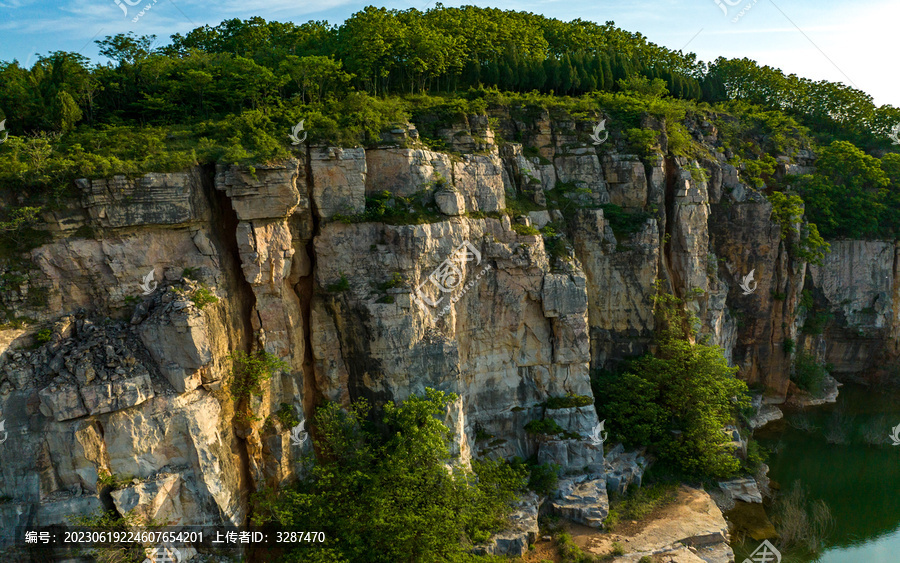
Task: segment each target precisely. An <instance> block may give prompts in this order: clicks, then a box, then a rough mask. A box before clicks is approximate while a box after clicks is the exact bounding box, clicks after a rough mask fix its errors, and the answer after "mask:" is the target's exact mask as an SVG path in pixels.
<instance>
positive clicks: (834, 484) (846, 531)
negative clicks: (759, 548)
mask: <svg viewBox="0 0 900 563" xmlns="http://www.w3.org/2000/svg"><path fill="white" fill-rule="evenodd" d="M785 415H786V417H785V420H782V421H778V422H775V423H772V424H770V425H769V426H767V427H766V428H765V429H763V430H760V431H759V432H757V433H756V438H757V439H758V440H759V441H760V443H762V444H763V445H764V446H766V447H767V448H769V449H770V450H774V451H775V452H776V453H774V454H773V455H772V456H770V458H769V466H770V468H771V470H770V471H769V476H770V477H771V478H772V479H773V480H774V481H776V482H778V483H779V484H780V485H781V486H782V488H783V490H785V491H786V490H787V489H788V488H789V487H790V486H791V484H792V483H793V482H795V481H800V483H801V484H802V485H803V486H804V487H805V488H806V490H807V491H808V492H809V497H810V498H812V499H822V500H824V501H825V502H826V503H827V504H828V506H829V508H831V513H832V515H833V516H834V529H833V530H832V531H831V533H830V534H829V535H828V537H827V540H826V545H827V548H826V549H825V551H824V552H823V554H822V555H820V557H819V558H818V559H809V558H805V559H800V560H801V561H818V562H820V563H851V562H853V563H863V562H865V563H881V562H884V563H896V562H900V446H896V447H895V446H891V440H890V437H889V436H890V433H891V427H893V426H896V425H897V424H900V393H898V392H891V393H884V394H876V393H875V391H873V390H872V389H867V388H863V387H860V386H854V385H845V386H844V387H842V388H841V395H840V397H839V398H838V402H837V404H835V405H827V406H822V407H813V408H808V409H806V410H805V411H801V412H786V413H785ZM873 444H875V445H873ZM749 543H755V542H752V540H750V542H749ZM735 547H736V549H735V555H736V561H738V562H740V561H743V557H746V555H747V553H749V552H746V553H745V552H744V550H743V549H740V546H735ZM752 547H753V546H750V548H751V549H752ZM787 560H788V558H785V563H786V562H787Z"/></svg>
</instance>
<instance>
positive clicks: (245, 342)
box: [201, 165, 256, 514]
mask: <svg viewBox="0 0 900 563" xmlns="http://www.w3.org/2000/svg"><path fill="white" fill-rule="evenodd" d="M201 181H202V185H203V191H204V193H205V194H207V198H208V201H209V206H210V211H211V221H210V230H211V232H212V234H213V236H212V237H211V238H212V240H213V241H214V242H213V244H215V245H216V246H217V248H216V250H217V253H218V256H219V259H220V260H221V264H220V268H221V270H222V271H223V272H225V273H226V276H225V283H226V284H227V286H226V287H225V288H223V289H224V292H225V295H226V297H228V298H227V299H224V301H225V303H228V304H233V305H232V310H228V311H226V318H227V319H228V320H229V321H230V324H231V326H232V327H233V328H235V329H237V332H236V334H235V336H236V340H237V341H232V342H229V349H231V350H237V349H241V350H244V351H245V352H247V353H250V352H251V350H252V348H253V322H252V316H253V315H254V314H256V313H255V309H256V295H255V294H254V293H253V288H252V287H251V285H250V283H249V282H248V281H247V279H246V278H245V277H244V272H243V269H242V268H241V256H240V250H239V247H238V241H237V228H238V224H239V222H240V221H239V219H238V216H237V213H236V212H235V211H234V208H233V207H232V205H231V199H230V198H229V197H228V195H227V194H226V193H225V192H224V191H223V190H217V189H216V187H215V165H206V166H204V167H203V174H202V176H201ZM234 309H237V310H234ZM235 438H236V440H235V443H236V444H237V446H238V448H237V453H238V456H239V457H240V461H241V464H240V465H241V481H242V482H244V483H246V484H247V486H244V487H241V489H242V491H249V489H250V487H249V484H250V483H253V477H252V474H251V471H250V453H249V451H248V449H247V443H246V439H244V438H243V436H242V435H241V433H240V432H238V431H235ZM246 494H247V493H246V492H245V493H244V495H246ZM242 501H243V502H246V498H244V499H242ZM248 514H249V512H248Z"/></svg>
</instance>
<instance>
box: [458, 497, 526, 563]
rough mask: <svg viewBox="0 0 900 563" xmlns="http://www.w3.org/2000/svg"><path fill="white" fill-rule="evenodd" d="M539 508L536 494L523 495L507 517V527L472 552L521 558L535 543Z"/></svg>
mask: <svg viewBox="0 0 900 563" xmlns="http://www.w3.org/2000/svg"><path fill="white" fill-rule="evenodd" d="M540 506H541V503H540V499H539V498H538V496H537V495H536V494H534V493H527V494H526V495H524V496H523V497H522V498H521V499H520V500H519V501H517V502H516V508H515V509H514V510H513V512H512V514H510V516H509V520H508V521H509V525H508V527H507V528H506V529H504V530H503V531H502V532H500V533H498V534H495V535H494V536H492V537H491V539H490V541H489V542H488V543H487V544H486V545H481V546H477V547H476V548H475V549H474V550H473V552H474V553H476V554H480V555H510V556H513V557H521V556H523V555H525V554H526V553H528V546H529V545H531V544H533V543H534V542H535V540H536V539H537V535H538V532H539V527H538V512H539V510H540Z"/></svg>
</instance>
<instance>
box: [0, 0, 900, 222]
mask: <svg viewBox="0 0 900 563" xmlns="http://www.w3.org/2000/svg"><path fill="white" fill-rule="evenodd" d="M96 43H97V44H98V46H99V48H100V54H101V55H102V56H103V57H105V58H106V59H108V61H109V62H107V63H106V64H98V63H93V62H91V61H90V60H89V59H88V58H86V57H84V56H83V55H80V54H78V53H72V52H64V51H54V52H50V53H47V54H46V55H42V56H38V59H37V62H36V63H34V65H32V66H31V68H26V67H23V66H21V65H20V64H19V62H18V61H0V120H3V119H5V120H6V130H7V131H8V132H9V137H8V139H7V141H6V142H5V143H3V144H2V145H0V188H6V189H13V188H15V189H17V190H19V191H21V190H22V188H23V187H24V188H26V190H25V191H27V192H28V193H29V194H30V196H29V197H30V199H29V201H26V202H23V203H24V204H25V205H30V206H33V207H41V206H46V205H48V204H49V205H59V202H60V201H61V200H62V198H64V197H65V194H66V192H67V190H71V189H72V180H73V179H75V178H81V177H87V178H98V177H108V176H111V175H115V174H126V175H130V176H136V175H139V174H142V173H146V172H163V171H176V170H180V169H184V168H185V167H187V166H190V165H192V164H194V163H217V162H225V163H244V164H249V165H252V164H254V163H260V162H268V161H272V160H275V159H280V158H286V157H289V156H290V155H291V145H290V144H289V140H288V137H287V134H286V133H287V132H288V131H289V130H290V128H291V127H293V126H294V125H295V124H296V123H298V122H299V121H301V120H303V121H304V123H305V127H306V129H305V130H306V131H307V132H308V133H309V135H308V140H307V142H308V143H311V144H332V145H339V146H357V145H360V144H362V145H365V146H374V145H377V144H379V143H380V142H382V133H383V132H385V131H387V130H390V129H391V128H393V127H396V126H397V124H402V123H405V122H407V121H412V122H413V123H415V124H416V126H417V127H419V128H420V130H421V132H422V138H421V142H422V143H423V144H424V145H425V146H427V147H429V148H432V149H434V150H446V149H447V146H446V144H445V143H444V142H442V140H441V139H439V138H438V136H437V135H434V134H432V133H433V132H434V131H433V130H434V129H436V127H437V125H440V124H442V123H443V124H449V123H452V122H453V120H454V119H458V117H459V116H462V118H463V119H465V116H467V115H489V116H490V115H491V112H492V111H493V110H496V109H497V108H498V107H502V108H504V109H505V110H508V111H509V112H510V114H514V115H512V117H516V115H515V112H519V114H521V115H524V116H526V117H527V116H529V115H530V116H533V115H537V113H535V112H541V111H547V110H553V109H554V108H556V109H558V110H563V111H564V112H567V118H574V119H576V120H584V121H587V120H593V119H595V118H597V116H599V115H600V114H601V112H604V114H605V115H608V116H612V119H611V123H612V124H613V125H612V129H616V128H618V129H617V130H616V131H615V132H616V134H617V137H618V138H621V139H624V145H623V146H624V147H625V148H626V149H627V150H630V151H631V152H633V153H634V154H637V155H639V156H648V155H650V154H652V153H653V152H654V151H658V150H660V149H659V147H660V145H659V144H658V142H657V132H656V131H654V130H650V129H647V128H646V123H644V118H645V117H648V116H649V117H650V118H651V119H652V120H655V123H658V124H661V127H662V128H663V131H664V133H665V135H666V138H667V140H668V149H667V151H668V152H669V153H670V154H673V155H675V156H688V157H692V158H700V157H701V156H702V154H701V153H702V151H696V150H692V147H694V146H695V145H696V143H695V142H694V140H693V139H692V138H691V134H690V132H689V131H688V129H687V128H686V126H685V123H687V121H688V119H690V116H692V115H693V116H694V117H696V116H698V115H699V116H700V119H701V120H711V121H714V122H715V123H716V126H717V127H718V128H719V129H720V131H721V132H722V136H721V138H722V139H724V141H723V144H724V145H725V146H723V150H725V151H726V154H728V155H729V162H730V163H732V164H734V165H735V166H736V167H737V168H738V169H739V170H740V171H741V175H742V177H743V179H744V180H745V181H746V182H747V183H748V184H750V185H752V186H754V187H756V188H758V189H767V190H770V191H771V190H792V191H793V193H797V194H799V195H800V196H802V197H803V199H804V201H806V202H807V203H809V204H813V203H814V206H815V209H812V205H807V208H808V209H807V211H808V212H809V213H808V214H810V215H814V216H815V220H816V221H817V222H818V223H819V228H820V232H821V234H822V236H825V237H834V236H852V237H865V238H892V237H895V236H896V235H897V232H898V228H897V217H896V211H895V210H896V208H897V207H896V203H897V201H900V196H898V194H900V184H898V182H900V179H898V173H897V170H896V168H897V163H896V158H895V157H896V144H892V143H891V136H890V135H891V134H892V131H893V130H894V126H895V125H896V124H898V123H900V109H898V108H895V107H892V106H881V107H876V106H875V105H874V103H873V100H872V98H871V96H869V95H868V94H866V93H864V92H862V91H859V90H857V89H855V88H851V87H848V86H845V85H843V84H838V83H832V82H827V81H818V82H817V81H812V80H808V79H805V78H800V77H797V76H795V75H787V76H786V75H785V74H784V73H783V72H781V71H780V70H778V69H774V68H771V67H767V66H760V65H758V64H757V63H755V62H754V61H751V60H749V59H724V58H719V59H717V60H715V61H713V62H711V63H707V62H703V61H700V60H698V59H697V57H696V55H695V54H693V53H687V54H686V53H683V52H682V51H673V50H671V49H667V48H665V47H661V46H659V45H656V44H654V43H652V42H650V41H648V39H647V38H646V37H644V36H643V35H641V34H640V33H632V32H628V31H625V30H623V29H620V28H618V27H616V25H615V24H614V22H611V21H608V22H606V23H604V24H598V23H594V22H590V21H585V20H581V19H575V20H572V21H568V22H564V21H560V20H557V19H552V18H547V17H544V16H541V15H537V14H533V13H529V12H523V11H511V10H499V9H493V8H480V7H475V6H462V7H458V8H457V7H444V6H443V5H441V4H437V5H436V6H435V7H434V8H431V9H428V10H425V11H421V10H417V9H414V8H410V9H407V10H396V9H394V10H388V9H385V8H376V7H372V6H369V7H366V8H364V9H363V10H361V11H359V12H357V13H355V14H353V15H352V16H351V17H350V18H348V19H347V20H346V21H344V22H343V23H341V24H339V25H335V24H330V23H328V22H325V21H308V22H306V23H292V22H274V21H266V20H264V19H262V18H259V17H254V18H250V19H247V20H239V19H231V20H226V21H224V22H222V23H221V24H219V25H216V26H209V25H207V26H203V27H198V28H196V29H194V30H192V31H190V32H188V33H186V34H184V35H182V34H175V35H173V36H172V37H171V38H170V41H169V42H168V43H162V42H158V41H157V38H156V37H155V36H152V35H151V36H137V35H134V34H131V33H129V34H119V35H115V36H109V37H105V38H103V39H100V40H97V41H96ZM723 116H724V117H725V118H727V117H731V118H733V119H725V118H723V119H719V118H720V117H723ZM429 128H431V131H430V130H429ZM894 134H896V133H894ZM510 140H515V139H510ZM801 141H802V142H801ZM498 142H501V143H502V142H504V140H503V139H502V138H499V137H498ZM729 144H730V145H729ZM801 144H802V145H803V147H802V148H809V147H812V148H814V149H816V150H817V152H818V147H829V148H828V150H827V151H826V152H825V156H826V157H827V159H826V167H825V168H824V169H823V170H822V171H819V172H816V173H815V174H814V175H812V176H810V177H804V178H801V179H800V180H799V181H798V182H796V183H795V184H792V185H790V186H784V185H776V182H775V181H774V180H773V178H774V171H775V164H776V163H775V155H778V154H785V153H787V154H792V153H794V152H796V151H797V150H798V149H800V148H801V147H800V145H801ZM853 151H857V152H853ZM732 153H733V156H732ZM857 153H858V154H857ZM860 155H862V156H860ZM862 157H866V158H868V159H869V160H866V158H862ZM882 160H883V162H882ZM842 163H847V164H851V165H852V166H854V168H853V170H859V171H860V173H861V176H860V177H858V178H856V179H854V180H853V181H852V182H849V183H845V182H844V178H843V177H842V175H841V174H840V166H841V165H842ZM860 218H862V219H863V220H858V219H860ZM0 219H4V217H0ZM6 219H9V218H8V217H6Z"/></svg>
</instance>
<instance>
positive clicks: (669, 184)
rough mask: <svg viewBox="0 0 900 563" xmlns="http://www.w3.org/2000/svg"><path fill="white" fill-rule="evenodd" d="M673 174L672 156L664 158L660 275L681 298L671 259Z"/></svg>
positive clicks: (676, 275) (673, 220) (673, 200)
mask: <svg viewBox="0 0 900 563" xmlns="http://www.w3.org/2000/svg"><path fill="white" fill-rule="evenodd" d="M675 174H676V166H675V158H674V157H673V156H667V157H666V200H665V207H666V211H665V213H666V225H665V232H664V233H663V237H662V240H661V241H660V242H661V244H662V248H661V252H660V254H659V256H660V262H661V264H660V265H661V269H660V274H662V275H663V276H665V279H666V281H667V282H668V284H669V290H670V291H671V292H672V294H673V295H675V296H677V297H681V295H679V293H680V292H679V288H680V286H681V284H680V280H679V279H678V272H676V271H675V268H674V267H673V264H674V259H673V258H672V252H673V251H672V234H673V232H674V230H675V179H676V178H675Z"/></svg>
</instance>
